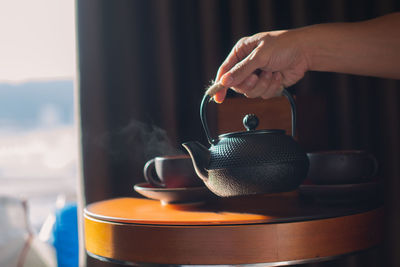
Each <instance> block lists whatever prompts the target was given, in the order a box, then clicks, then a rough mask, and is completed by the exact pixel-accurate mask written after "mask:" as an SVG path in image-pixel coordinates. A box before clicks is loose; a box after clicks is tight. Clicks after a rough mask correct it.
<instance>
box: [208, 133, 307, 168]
mask: <svg viewBox="0 0 400 267" xmlns="http://www.w3.org/2000/svg"><path fill="white" fill-rule="evenodd" d="M210 152H211V155H210V163H209V167H208V169H209V170H211V169H221V168H234V167H248V168H251V167H253V166H257V165H260V164H274V163H280V162H292V161H297V160H304V158H305V157H306V156H305V153H304V151H303V150H302V149H301V148H300V147H299V145H298V144H297V143H296V142H295V141H294V140H293V138H292V137H291V136H288V135H285V134H279V133H264V134H259V135H252V136H245V135H244V136H240V137H229V138H222V139H221V140H219V142H218V143H217V144H216V145H212V146H211V148H210Z"/></svg>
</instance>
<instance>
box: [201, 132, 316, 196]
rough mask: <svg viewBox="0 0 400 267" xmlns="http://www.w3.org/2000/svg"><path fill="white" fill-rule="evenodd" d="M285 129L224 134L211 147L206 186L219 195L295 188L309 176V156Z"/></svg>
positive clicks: (273, 191)
mask: <svg viewBox="0 0 400 267" xmlns="http://www.w3.org/2000/svg"><path fill="white" fill-rule="evenodd" d="M282 132H283V131H282ZM282 132H279V131H277V132H275V133H274V132H271V133H265V132H264V133H260V134H252V135H249V136H246V135H242V136H238V137H235V136H230V137H226V138H223V137H222V138H221V139H220V140H219V142H218V143H216V144H215V145H212V146H211V147H210V159H209V165H208V167H207V168H206V169H207V172H208V179H207V181H206V185H207V187H208V188H209V189H210V190H211V191H212V192H214V193H215V194H217V195H219V196H239V195H250V194H261V193H277V192H286V191H291V190H294V189H296V188H297V187H298V186H299V185H300V184H301V183H302V181H303V180H304V179H305V178H306V176H307V171H308V166H309V162H308V157H307V154H306V153H305V151H303V149H302V148H301V147H300V146H299V145H298V144H297V142H295V140H294V139H293V138H292V137H291V136H288V135H285V134H284V133H282Z"/></svg>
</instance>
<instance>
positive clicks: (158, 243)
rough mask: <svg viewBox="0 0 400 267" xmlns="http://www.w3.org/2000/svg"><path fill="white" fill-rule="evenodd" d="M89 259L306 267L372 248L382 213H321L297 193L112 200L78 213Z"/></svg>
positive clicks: (376, 208) (324, 209)
mask: <svg viewBox="0 0 400 267" xmlns="http://www.w3.org/2000/svg"><path fill="white" fill-rule="evenodd" d="M84 213H85V223H84V227H85V243H86V250H87V252H88V254H89V255H91V256H93V257H96V258H100V259H103V260H111V261H116V262H120V263H121V262H122V263H127V264H132V263H153V264H179V265H183V264H199V265H214V264H234V265H238V264H258V263H260V264H261V263H263V266H266V263H268V265H270V266H277V265H288V264H298V263H305V262H313V261H319V260H324V259H329V258H332V257H337V256H340V255H345V254H349V253H353V252H357V251H361V250H365V249H368V248H371V247H373V246H376V245H377V244H379V243H380V242H381V240H382V218H383V208H382V207H380V205H378V204H376V203H374V204H372V203H369V204H367V203H363V204H357V205H356V204H352V205H326V204H319V203H315V202H309V201H303V200H302V199H300V198H299V196H298V195H297V193H296V192H291V193H286V194H277V195H258V196H251V197H246V198H231V199H217V200H213V201H210V202H208V203H203V204H187V205H185V204H182V205H161V204H160V202H158V201H155V200H149V199H139V198H117V199H110V200H106V201H101V202H97V203H93V204H91V205H88V206H87V208H86V209H85V212H84Z"/></svg>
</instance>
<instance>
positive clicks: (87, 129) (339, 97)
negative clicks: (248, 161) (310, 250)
mask: <svg viewBox="0 0 400 267" xmlns="http://www.w3.org/2000/svg"><path fill="white" fill-rule="evenodd" d="M399 9H400V2H398V1H395V0H380V1H379V0H369V1H360V0H354V1H345V0H330V1H306V0H296V1H279V0H271V1H268V0H247V1H246V0H231V1H228V0H219V1H215V0H181V1H179V0H168V1H164V0H158V1H157V0H116V1H107V0H78V1H77V36H78V49H79V79H78V99H79V109H80V110H79V113H80V120H81V138H82V147H81V149H82V163H83V164H82V167H83V175H82V179H81V187H80V190H81V196H82V199H81V201H80V202H81V207H82V206H84V205H86V204H89V203H92V202H95V201H99V200H103V199H108V198H112V197H121V196H135V193H134V192H133V185H134V184H135V183H138V182H141V181H142V180H143V174H142V172H143V165H144V163H145V162H146V161H147V160H149V159H150V158H152V157H154V156H157V155H161V154H167V153H175V152H176V150H178V151H179V150H180V149H181V148H180V144H181V143H182V142H184V141H189V140H200V141H202V142H205V136H204V134H203V131H202V128H201V123H200V121H199V115H198V111H199V104H200V101H201V98H202V94H203V91H204V88H205V87H206V86H207V85H208V84H209V83H210V81H211V80H212V79H213V78H214V76H215V74H216V71H217V69H218V66H219V65H220V64H221V63H222V61H223V60H224V58H225V57H226V56H227V54H228V53H229V51H230V49H231V48H232V46H233V45H234V44H235V42H236V41H237V40H239V39H240V38H241V37H243V36H248V35H252V34H254V33H257V32H260V31H269V30H276V29H289V28H295V27H301V26H305V25H310V24H315V23H325V22H339V21H340V22H347V21H348V22H350V21H358V20H364V19H370V18H374V17H376V16H380V15H383V14H387V13H390V12H394V11H399ZM290 90H292V91H293V92H295V94H296V95H297V99H298V101H299V107H298V113H299V123H298V127H299V141H300V143H301V144H302V145H303V146H304V147H305V148H306V149H307V150H308V151H315V150H327V149H366V150H369V151H371V152H372V153H373V154H374V155H376V157H377V159H378V161H379V163H380V171H379V177H380V178H381V179H382V181H383V185H384V201H385V210H386V212H385V242H384V245H383V246H382V248H376V249H372V250H370V251H367V252H363V253H361V254H357V255H352V256H348V257H344V258H341V259H337V260H334V261H331V262H325V263H315V264H309V265H305V266H338V265H340V266H400V254H399V253H396V252H398V251H400V230H399V228H398V227H396V225H400V207H399V206H400V204H399V203H400V201H399V200H400V199H399V196H400V192H399V191H400V184H399V183H400V180H399V174H400V167H399V162H400V144H399V137H400V129H399V121H400V105H399V100H400V86H399V81H395V80H388V79H378V78H371V77H359V76H354V75H345V74H335V73H318V72H310V73H308V74H306V76H305V78H304V79H303V80H302V81H300V82H299V83H298V84H296V85H295V86H293V87H292V88H290ZM229 97H235V95H233V94H231V95H230V96H229ZM301 103H307V104H303V105H302V104H301ZM318 111H321V112H318ZM318 116H319V117H318ZM314 120H315V121H318V122H319V125H315V123H313V121H314ZM316 128H317V129H316ZM88 261H89V262H90V264H94V265H96V266H99V265H100V264H101V263H100V262H96V260H93V259H88ZM90 264H89V265H90ZM102 264H104V265H105V266H108V265H107V264H105V263H102Z"/></svg>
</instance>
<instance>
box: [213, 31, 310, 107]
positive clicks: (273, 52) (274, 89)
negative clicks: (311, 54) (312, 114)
mask: <svg viewBox="0 0 400 267" xmlns="http://www.w3.org/2000/svg"><path fill="white" fill-rule="evenodd" d="M300 38H301V35H300V34H299V33H298V32H297V31H296V30H290V31H273V32H262V33H258V34H255V35H253V36H250V37H244V38H242V39H240V40H239V41H238V42H237V43H236V45H235V46H234V47H233V49H232V51H231V52H230V54H229V55H228V57H227V58H226V59H225V61H224V62H223V63H222V65H221V66H220V68H219V69H218V73H217V77H216V82H220V83H221V84H222V85H224V86H225V88H224V89H223V90H220V91H219V92H217V94H216V95H215V96H214V100H215V101H216V102H217V103H222V102H223V101H224V99H225V96H226V91H227V88H228V87H230V88H232V89H233V90H234V91H236V92H238V93H242V94H244V95H245V96H247V97H249V98H256V97H262V98H263V99H268V98H271V97H274V96H277V95H280V93H281V92H282V89H283V88H284V87H288V86H291V85H293V84H295V83H296V82H297V81H299V80H300V79H301V78H303V76H304V73H305V72H306V71H307V70H308V69H309V65H310V64H309V59H308V58H307V53H306V52H305V49H303V45H302V42H301V39H300Z"/></svg>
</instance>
